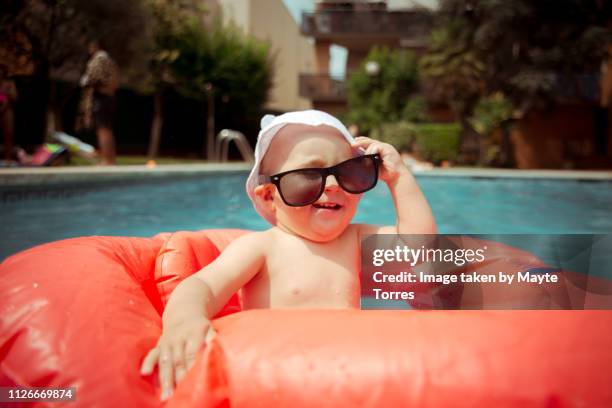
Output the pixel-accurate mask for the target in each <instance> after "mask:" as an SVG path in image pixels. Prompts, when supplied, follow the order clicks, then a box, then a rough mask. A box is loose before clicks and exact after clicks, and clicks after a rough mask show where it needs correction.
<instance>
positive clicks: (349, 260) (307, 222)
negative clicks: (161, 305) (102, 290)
mask: <svg viewBox="0 0 612 408" xmlns="http://www.w3.org/2000/svg"><path fill="white" fill-rule="evenodd" d="M255 159H256V161H255V166H254V167H253V170H252V171H251V174H250V175H249V178H248V180H247V184H246V187H247V193H248V195H249V197H250V198H251V200H252V201H253V204H254V206H255V209H256V210H257V211H258V212H259V214H260V215H261V216H263V217H264V218H265V219H266V220H267V221H269V222H270V223H271V224H272V225H273V227H272V228H270V229H269V230H267V231H263V232H254V233H251V234H247V235H244V236H242V237H240V238H238V239H236V240H235V241H233V242H232V243H231V244H230V245H229V246H228V247H227V248H226V249H225V250H224V251H223V252H222V253H221V255H220V256H219V257H218V258H217V259H216V260H215V261H214V262H212V263H211V264H210V265H208V266H206V267H205V268H203V269H202V270H200V271H199V272H197V273H195V274H194V275H192V276H190V277H189V278H187V279H185V280H184V281H183V282H181V283H180V284H179V285H178V286H177V287H176V289H175V290H174V292H173V293H172V296H171V297H170V299H169V301H168V305H167V307H166V309H165V311H164V314H163V333H162V336H161V337H160V339H159V341H158V343H157V346H156V347H155V348H153V349H152V350H151V351H150V352H149V354H148V355H147V356H146V358H145V359H144V361H143V364H142V367H141V373H142V374H143V375H148V374H151V373H152V372H153V369H154V367H155V365H157V364H159V378H160V383H161V387H162V399H165V398H167V397H168V396H169V395H170V394H171V390H172V388H173V385H174V384H175V383H178V382H179V381H180V380H181V378H182V377H183V376H184V375H185V372H186V370H188V369H189V368H190V366H191V365H192V364H193V362H194V360H195V357H196V355H197V353H198V351H199V349H200V348H201V347H202V346H203V345H204V344H205V342H206V340H207V339H208V338H209V337H210V336H212V335H213V334H214V332H213V330H212V327H211V324H210V319H212V318H213V316H215V314H216V313H217V312H219V310H221V308H222V307H223V306H224V305H225V303H226V302H227V301H228V300H229V299H230V297H231V296H232V295H233V294H234V293H236V292H237V291H238V290H239V289H242V298H241V299H242V307H243V309H256V308H359V298H360V285H359V268H360V267H359V265H360V259H359V257H360V240H361V237H362V236H364V235H367V234H377V233H388V234H395V233H400V234H433V233H435V232H436V226H435V221H434V218H433V215H432V213H431V209H430V208H429V205H428V204H427V201H426V200H425V197H424V196H423V194H422V193H421V190H420V189H419V187H418V185H417V183H416V181H415V179H414V177H413V176H412V174H411V173H410V171H409V170H408V168H407V167H406V166H405V165H404V164H403V163H402V160H401V158H400V155H399V153H398V152H397V150H395V148H393V147H392V146H391V145H389V144H386V143H381V142H377V141H375V140H372V139H370V138H367V137H357V138H355V139H353V137H352V136H351V134H350V133H349V131H348V130H347V129H346V128H345V127H344V125H343V124H342V123H341V122H340V121H339V120H337V119H336V118H334V117H333V116H331V115H329V114H327V113H324V112H320V111H315V110H309V111H300V112H290V113H286V114H284V115H280V116H278V117H272V116H271V115H267V116H266V117H264V119H263V120H262V130H261V131H260V133H259V137H258V140H257V146H256V149H255ZM379 177H380V179H381V180H383V181H384V182H386V183H387V186H388V187H389V190H390V192H391V195H392V197H393V201H394V203H395V208H396V211H397V223H396V225H394V226H386V227H380V226H375V225H367V224H351V219H352V218H353V216H354V215H355V211H356V210H357V204H358V203H359V200H360V199H361V195H362V194H363V193H364V192H365V191H367V190H369V189H371V188H373V187H374V186H375V185H376V182H377V180H378V178H379Z"/></svg>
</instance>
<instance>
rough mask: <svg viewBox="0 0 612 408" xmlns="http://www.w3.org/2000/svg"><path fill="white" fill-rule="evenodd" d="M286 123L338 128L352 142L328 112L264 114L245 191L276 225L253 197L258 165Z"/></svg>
mask: <svg viewBox="0 0 612 408" xmlns="http://www.w3.org/2000/svg"><path fill="white" fill-rule="evenodd" d="M288 124H301V125H309V126H321V125H325V126H330V127H333V128H334V129H336V130H338V132H340V134H342V136H344V138H345V139H346V140H347V141H348V142H349V143H352V142H353V140H354V139H353V136H351V133H350V132H349V131H348V130H347V129H346V127H345V126H344V125H343V124H342V122H340V121H339V120H338V119H336V118H335V117H333V116H332V115H330V114H329V113H325V112H321V111H318V110H305V111H297V112H288V113H285V114H283V115H280V116H274V115H265V116H264V117H263V118H262V119H261V130H260V131H259V135H258V136H257V145H256V146H255V165H254V166H253V169H252V170H251V173H250V174H249V178H248V179H247V182H246V191H247V194H248V195H249V198H250V199H251V201H252V202H253V206H254V207H255V210H257V212H258V213H259V215H261V216H262V217H264V218H265V219H266V221H268V222H269V223H270V224H272V225H276V217H275V216H274V214H271V213H270V212H269V211H267V210H266V209H265V208H264V207H263V206H261V205H259V203H258V201H257V200H256V199H255V192H254V190H255V187H257V186H258V185H259V166H260V165H261V161H262V160H263V158H264V156H265V155H266V152H267V151H268V148H269V147H270V143H272V139H274V136H276V134H277V133H278V131H279V130H281V129H282V128H283V127H284V126H285V125H288Z"/></svg>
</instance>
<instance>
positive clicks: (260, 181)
mask: <svg viewBox="0 0 612 408" xmlns="http://www.w3.org/2000/svg"><path fill="white" fill-rule="evenodd" d="M268 183H272V177H270V176H264V175H263V174H260V175H259V176H257V185H258V186H261V185H262V184H268Z"/></svg>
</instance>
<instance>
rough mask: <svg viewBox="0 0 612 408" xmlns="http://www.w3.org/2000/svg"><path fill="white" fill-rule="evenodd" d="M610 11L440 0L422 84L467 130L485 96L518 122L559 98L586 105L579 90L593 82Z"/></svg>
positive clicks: (543, 3) (505, 0) (590, 0)
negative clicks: (502, 103) (505, 103)
mask: <svg viewBox="0 0 612 408" xmlns="http://www.w3.org/2000/svg"><path fill="white" fill-rule="evenodd" d="M611 11H612V10H611V5H610V2H605V1H599V0H561V1H558V0H539V1H531V0H482V1H478V0H443V1H442V2H441V4H440V9H439V11H438V16H437V24H436V29H434V31H433V32H432V35H431V48H430V50H429V52H428V54H427V55H426V56H425V57H424V58H423V62H422V67H423V74H424V77H425V78H426V80H427V81H428V82H429V87H430V88H431V89H433V95H434V96H438V97H441V98H442V99H443V100H445V101H446V102H447V103H449V105H450V106H451V107H453V109H454V110H455V112H457V114H458V116H459V117H460V119H461V123H462V124H463V126H464V128H465V129H466V131H470V130H471V129H470V127H469V124H468V121H467V118H468V117H470V116H471V115H472V112H473V110H474V107H475V106H476V104H477V102H478V100H479V98H481V97H486V96H487V95H493V94H496V93H499V94H500V95H502V96H503V97H504V98H507V99H508V100H509V101H510V102H511V104H512V106H513V112H514V115H515V116H516V117H521V116H523V115H525V114H526V113H528V112H529V111H531V110H533V109H546V108H548V107H550V106H552V105H553V104H554V103H555V102H556V101H558V100H559V98H561V97H568V96H569V97H570V98H572V99H584V98H586V99H591V100H592V99H593V95H589V92H590V91H589V89H588V87H585V86H583V84H582V83H583V82H584V81H585V79H586V80H587V82H588V81H589V80H592V81H591V82H596V77H597V75H596V73H597V72H598V71H599V69H600V66H601V62H602V59H603V58H604V57H605V53H606V51H607V50H606V44H608V43H609V42H610V31H609V30H608V29H607V28H606V27H607V25H608V20H609V18H610V15H611ZM464 133H466V132H464Z"/></svg>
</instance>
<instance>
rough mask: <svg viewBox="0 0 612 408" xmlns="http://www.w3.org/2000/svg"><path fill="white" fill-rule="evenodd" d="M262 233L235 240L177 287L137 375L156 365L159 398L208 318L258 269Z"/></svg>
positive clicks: (179, 372)
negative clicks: (155, 340) (151, 347)
mask: <svg viewBox="0 0 612 408" xmlns="http://www.w3.org/2000/svg"><path fill="white" fill-rule="evenodd" d="M264 248H265V233H252V234H248V235H245V236H242V237H240V238H238V239H236V240H234V241H233V242H232V243H231V244H230V245H229V246H228V247H227V248H226V249H225V250H224V251H223V252H222V253H221V255H219V257H218V258H217V259H215V260H214V261H213V262H212V263H211V264H210V265H208V266H206V267H205V268H203V269H202V270H200V271H199V272H197V273H195V274H194V275H192V276H190V277H188V278H186V279H184V280H183V281H182V282H181V283H180V284H178V285H177V286H176V288H175V289H174V291H173V292H172V295H171V296H170V299H169V300H168V304H167V305H166V308H165V310H164V314H163V316H162V322H163V332H162V335H161V337H160V338H159V341H158V342H157V345H156V346H155V347H154V348H153V349H152V350H151V351H150V352H149V353H148V355H147V356H146V357H145V359H144V361H143V363H142V366H141V373H142V374H143V375H148V374H151V373H152V372H153V369H154V368H155V365H159V379H160V384H161V387H162V399H166V398H167V397H169V396H170V394H171V391H172V388H173V384H175V383H178V382H179V381H180V380H181V379H182V377H183V376H184V375H185V373H186V371H187V370H188V369H189V368H190V367H191V365H192V364H193V362H194V361H195V358H196V355H197V353H198V351H199V350H200V348H201V347H202V346H203V345H204V343H205V341H206V340H207V338H208V337H210V336H211V335H212V334H213V332H212V328H211V325H210V319H212V318H213V317H214V316H215V315H216V314H217V313H218V312H219V310H221V308H222V307H223V306H224V305H225V304H226V303H227V301H228V300H229V299H230V297H231V296H232V295H233V294H234V293H236V292H237V291H238V290H239V289H240V288H241V287H242V286H244V285H245V284H246V283H247V282H248V281H249V280H250V279H251V278H252V277H253V276H255V274H257V272H258V271H259V270H260V268H261V266H262V264H263V262H264Z"/></svg>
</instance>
